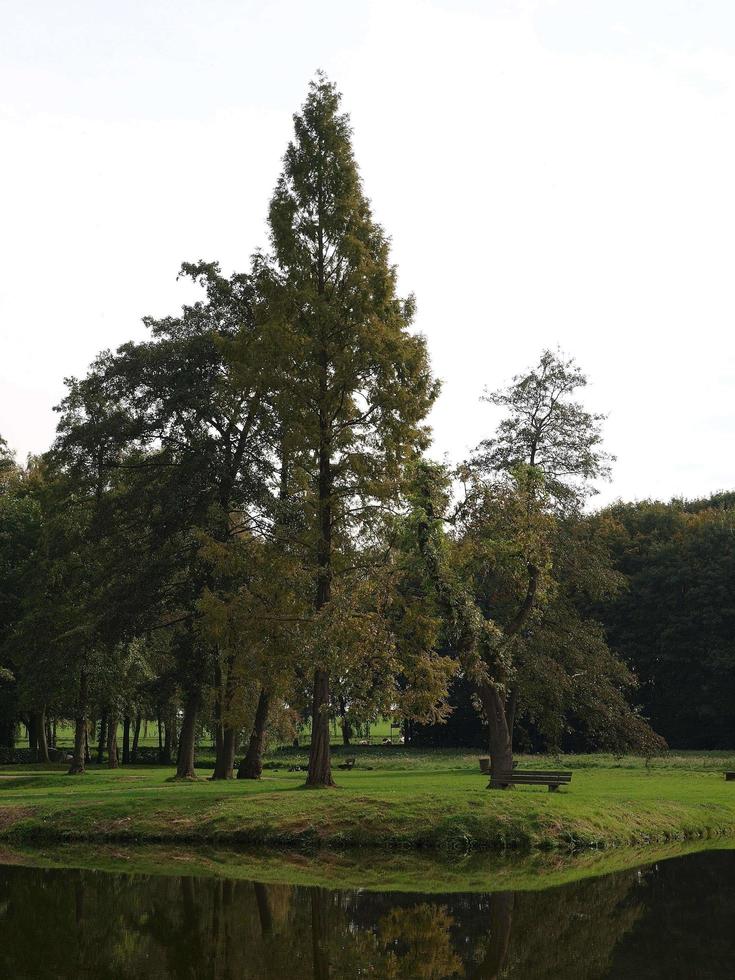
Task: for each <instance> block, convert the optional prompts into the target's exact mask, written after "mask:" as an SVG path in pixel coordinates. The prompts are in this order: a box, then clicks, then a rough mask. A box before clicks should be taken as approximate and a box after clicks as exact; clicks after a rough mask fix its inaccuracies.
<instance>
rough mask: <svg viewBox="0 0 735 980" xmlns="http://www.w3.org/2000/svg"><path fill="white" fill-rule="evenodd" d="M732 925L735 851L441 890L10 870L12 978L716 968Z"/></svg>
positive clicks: (538, 978) (4, 930)
mask: <svg viewBox="0 0 735 980" xmlns="http://www.w3.org/2000/svg"><path fill="white" fill-rule="evenodd" d="M733 926H735V852H732V851H716V852H707V853H703V854H697V855H690V856H688V857H685V858H680V859H677V860H672V861H666V862H663V863H661V864H659V865H654V866H650V867H646V868H643V869H639V870H633V871H625V872H620V873H617V874H612V875H607V876H605V877H602V878H596V879H587V880H585V881H581V882H578V883H575V884H572V885H563V886H560V887H556V888H551V889H547V890H545V891H538V892H533V891H521V892H512V891H502V892H495V893H490V894H470V893H467V894H447V895H438V896H437V895H418V894H402V893H390V892H389V893H380V892H373V891H370V892H368V891H358V890H349V891H338V890H329V889H325V888H309V887H304V886H294V885H274V884H260V883H253V882H243V881H233V880H228V879H219V878H206V877H187V876H182V877H173V876H172V877H156V876H149V875H141V874H135V875H126V874H116V873H108V872H98V871H77V870H44V869H36V868H25V867H15V866H2V867H0V976H2V977H9V978H10V977H13V978H26V977H27V978H30V977H33V978H39V977H72V976H74V977H80V976H82V977H95V978H106V977H110V978H113V977H114V978H122V980H127V978H139V977H151V978H154V977H176V978H179V977H180V978H191V980H200V978H207V980H230V978H232V980H235V978H237V980H246V978H266V980H285V978H288V980H293V978H301V977H303V978H314V980H343V978H363V977H373V978H380V980H443V978H459V977H463V978H468V980H470V978H475V980H491V978H512V980H517V978H523V980H542V978H549V980H551V978H555V980H556V978H564V980H576V978H579V980H595V978H603V977H625V978H633V977H635V978H641V980H645V978H648V977H651V978H653V977H656V978H659V977H667V978H669V977H671V978H678V977H682V978H684V977H686V978H695V977H718V978H719V977H724V976H729V975H732V963H733V953H734V952H735V938H734V936H735V929H733Z"/></svg>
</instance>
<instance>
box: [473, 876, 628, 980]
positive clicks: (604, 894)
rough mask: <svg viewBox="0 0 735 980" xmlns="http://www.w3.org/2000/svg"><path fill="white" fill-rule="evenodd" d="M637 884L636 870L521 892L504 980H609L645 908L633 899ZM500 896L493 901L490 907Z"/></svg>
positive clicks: (516, 898)
mask: <svg viewBox="0 0 735 980" xmlns="http://www.w3.org/2000/svg"><path fill="white" fill-rule="evenodd" d="M636 881H637V878H636V875H635V873H634V872H625V873H623V874H618V875H609V876H607V877H604V878H597V879H592V880H588V881H581V882H578V883H576V884H574V885H564V886H562V887H560V888H551V889H548V890H547V891H541V892H519V893H517V894H516V896H515V902H514V904H513V907H512V930H511V931H510V942H509V944H508V949H507V956H506V960H505V966H504V969H503V972H502V973H500V974H499V976H502V977H504V978H506V977H507V978H509V980H510V978H513V980H515V978H518V980H520V978H523V980H557V978H559V977H564V980H582V978H584V980H597V978H601V977H606V976H607V975H608V972H609V966H610V959H611V956H612V953H613V950H614V949H615V947H616V945H617V943H618V942H619V941H620V939H621V937H622V936H623V935H625V934H626V933H627V932H628V931H629V930H630V928H631V927H632V926H633V924H634V923H635V921H636V920H637V919H638V917H639V916H640V915H641V912H642V908H641V906H640V904H638V903H636V902H631V901H629V900H628V899H629V892H630V890H631V887H633V886H634V884H635V883H636ZM496 897H497V896H492V897H491V909H492V902H493V899H494V898H496ZM491 942H492V937H491ZM480 976H482V977H485V976H486V975H485V974H480ZM487 976H492V974H487Z"/></svg>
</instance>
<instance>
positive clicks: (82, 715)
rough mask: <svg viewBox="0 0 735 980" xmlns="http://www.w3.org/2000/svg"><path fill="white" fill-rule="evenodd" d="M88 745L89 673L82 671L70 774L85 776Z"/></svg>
mask: <svg viewBox="0 0 735 980" xmlns="http://www.w3.org/2000/svg"><path fill="white" fill-rule="evenodd" d="M86 746H87V674H86V672H85V671H82V673H81V676H80V678H79V702H78V704H77V715H76V718H75V719H74V758H73V759H72V761H71V765H70V766H69V772H68V775H69V776H83V775H84V772H85V769H84V765H85V762H86V751H85V750H86Z"/></svg>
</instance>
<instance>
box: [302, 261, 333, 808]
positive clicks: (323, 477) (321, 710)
mask: <svg viewBox="0 0 735 980" xmlns="http://www.w3.org/2000/svg"><path fill="white" fill-rule="evenodd" d="M320 246H321V243H320ZM318 261H319V262H320V263H321V262H322V261H323V253H322V249H321V247H320V248H319V253H318ZM320 268H321V266H320ZM322 275H323V271H320V273H319V280H320V288H319V291H320V292H321V291H322ZM319 367H320V376H319V396H320V402H321V405H322V406H323V404H324V403H323V402H322V401H321V399H326V392H327V390H328V387H329V364H328V355H327V350H326V347H325V348H323V349H322V350H321V351H320V353H319ZM331 435H332V433H331V426H330V422H329V419H328V416H327V415H326V414H325V412H324V409H323V407H320V409H319V484H318V494H319V540H318V543H317V569H318V578H317V589H316V600H315V603H314V608H315V609H316V611H317V612H319V611H320V610H321V609H323V608H324V607H325V606H326V605H327V604H328V603H329V601H330V599H331V598H332V492H333V489H334V486H333V483H334V478H333V475H332V455H331V454H332V442H331ZM329 706H330V703H329V673H328V672H327V671H326V670H325V669H324V668H323V667H317V668H316V670H315V671H314V689H313V697H312V710H311V747H310V749H309V774H308V776H307V779H306V785H307V786H311V787H314V788H316V787H326V786H334V780H333V779H332V766H331V749H330V739H329Z"/></svg>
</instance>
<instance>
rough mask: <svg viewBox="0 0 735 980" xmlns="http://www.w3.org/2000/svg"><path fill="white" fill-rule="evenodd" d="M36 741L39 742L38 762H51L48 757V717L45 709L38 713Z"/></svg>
mask: <svg viewBox="0 0 735 980" xmlns="http://www.w3.org/2000/svg"><path fill="white" fill-rule="evenodd" d="M34 727H35V729H36V739H37V742H38V748H37V750H36V760H37V761H38V762H47V763H48V762H50V761H51V760H50V759H49V755H48V742H47V741H46V716H45V713H44V709H43V708H41V710H40V711H37V712H36V722H35V726H34Z"/></svg>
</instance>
